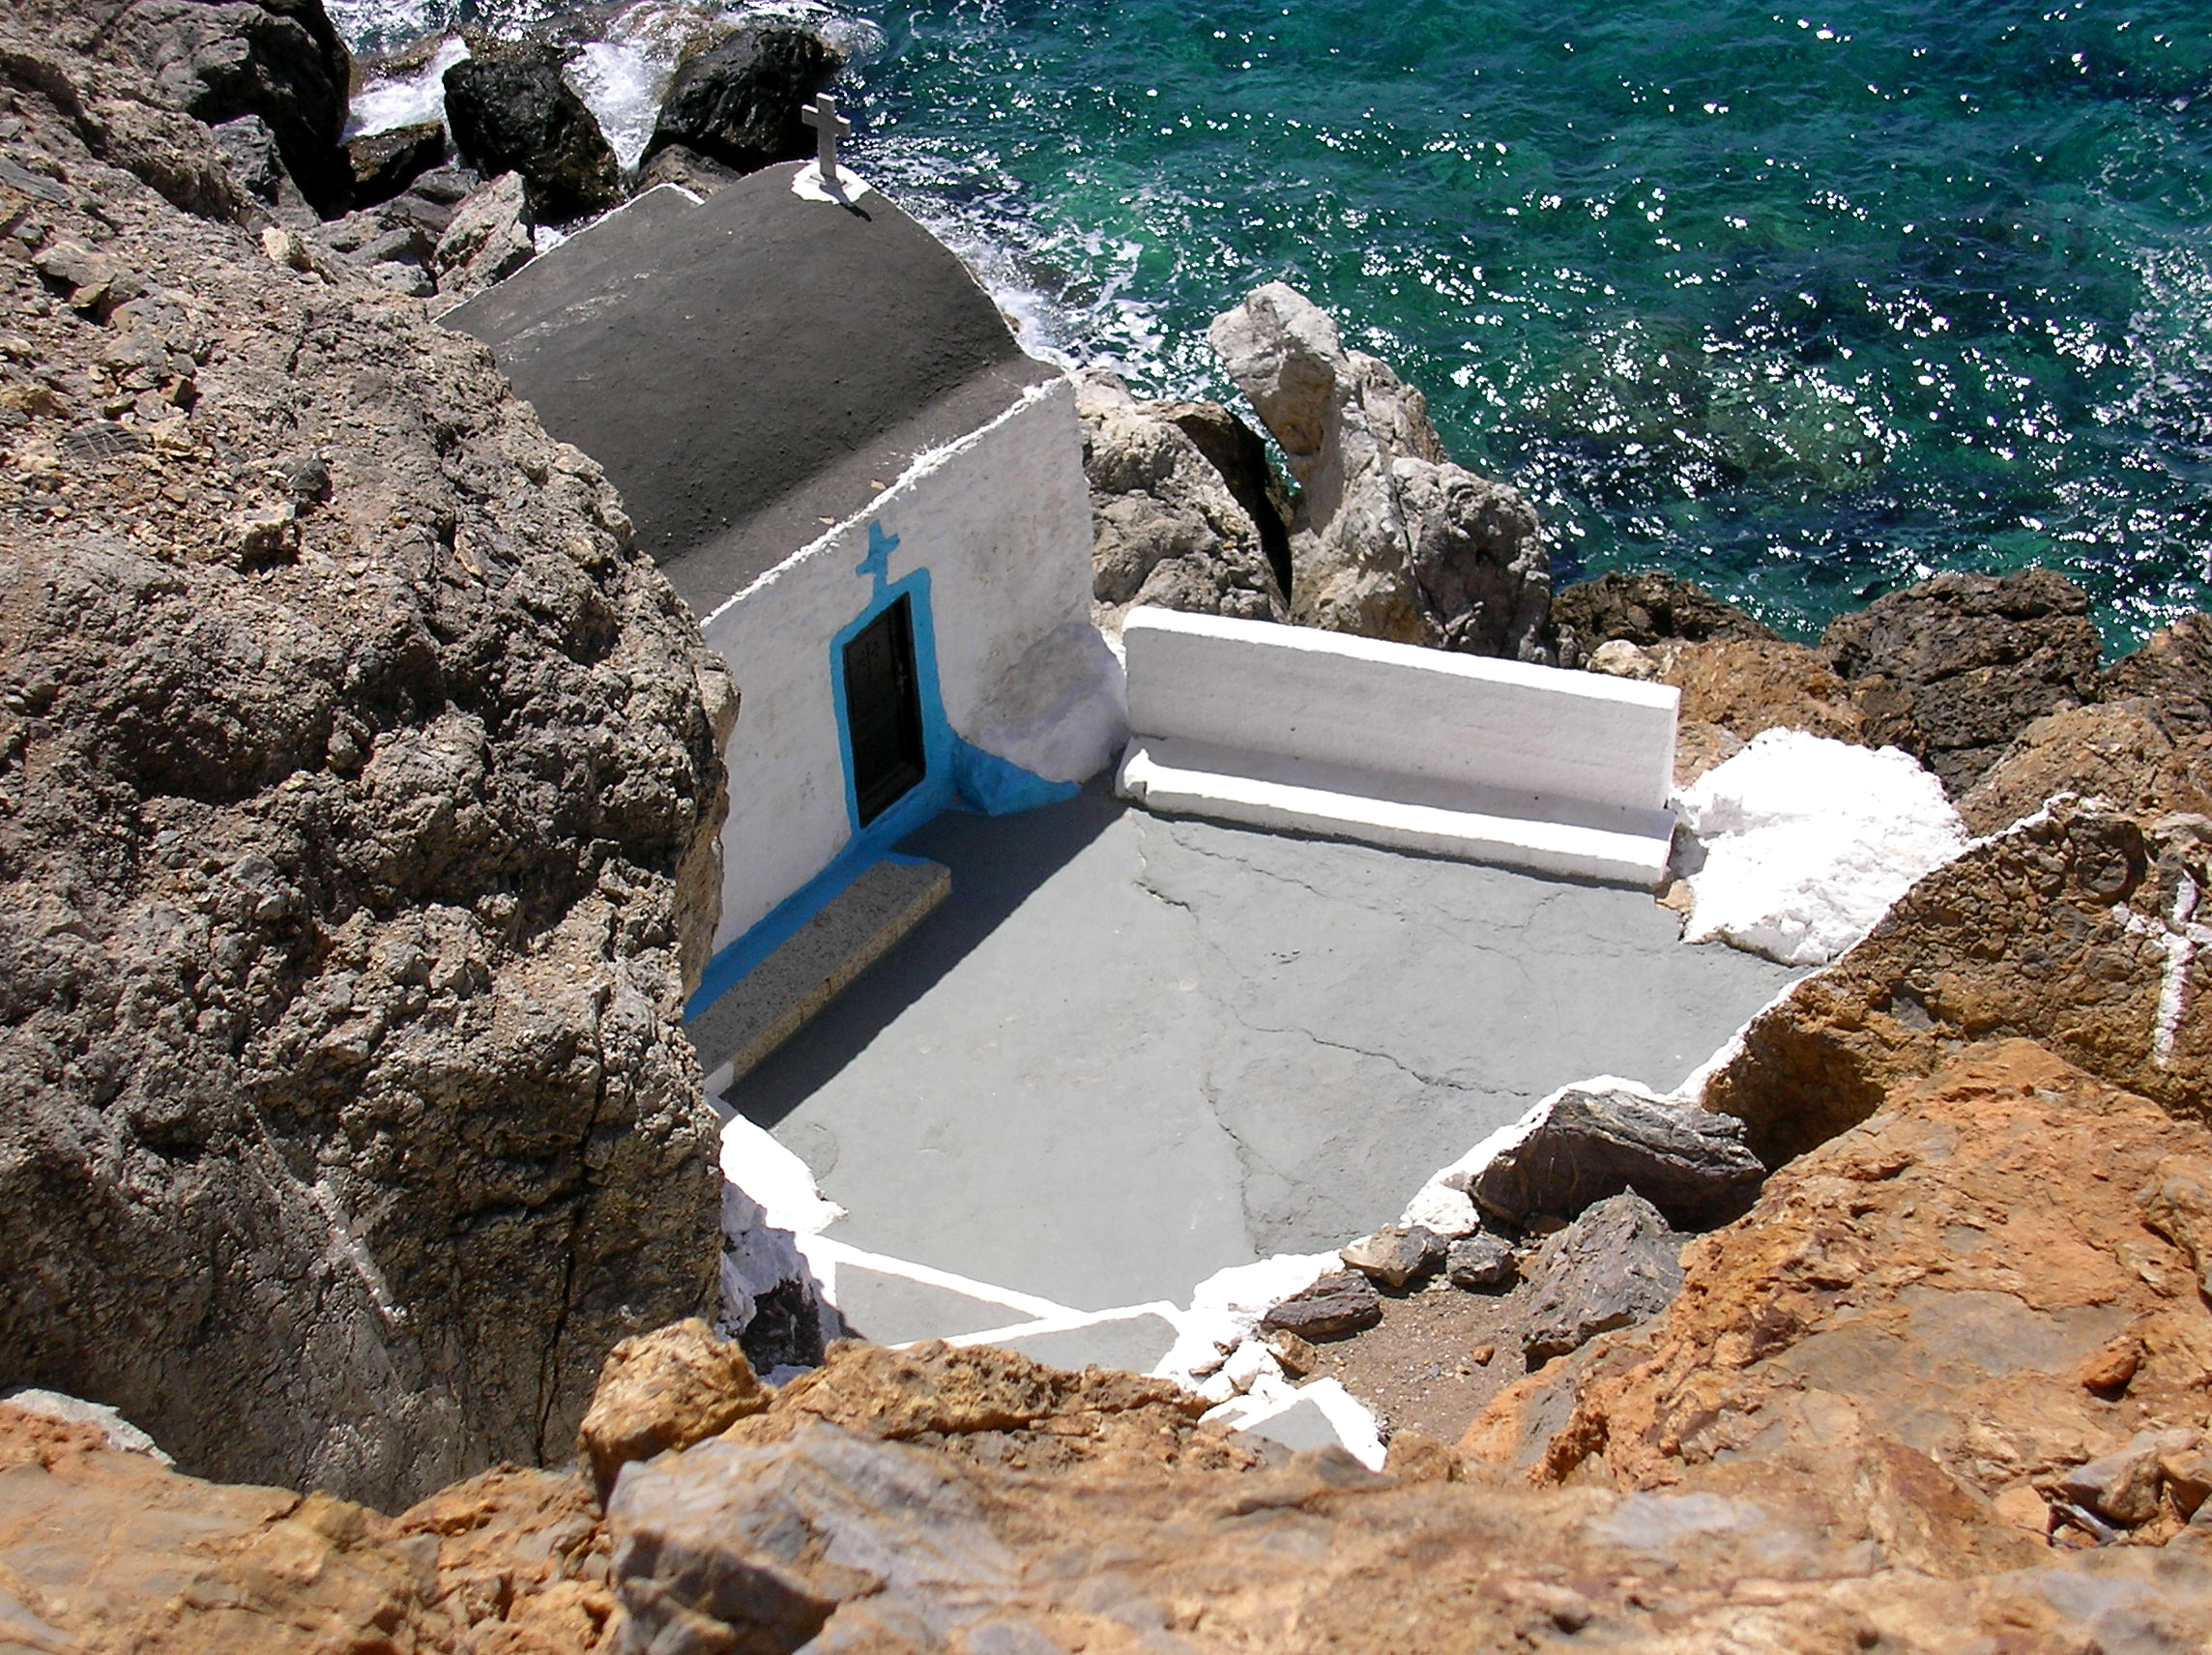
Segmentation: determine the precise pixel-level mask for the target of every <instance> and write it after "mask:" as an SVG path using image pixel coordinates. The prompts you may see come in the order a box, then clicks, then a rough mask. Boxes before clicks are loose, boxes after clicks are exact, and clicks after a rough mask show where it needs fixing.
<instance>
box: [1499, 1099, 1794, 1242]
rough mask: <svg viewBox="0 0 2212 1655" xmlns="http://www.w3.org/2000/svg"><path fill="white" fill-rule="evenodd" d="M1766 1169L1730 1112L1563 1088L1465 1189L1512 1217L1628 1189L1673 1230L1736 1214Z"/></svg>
mask: <svg viewBox="0 0 2212 1655" xmlns="http://www.w3.org/2000/svg"><path fill="white" fill-rule="evenodd" d="M1765 1176H1766V1169H1765V1167H1764V1166H1763V1165H1761V1162H1760V1159H1759V1157H1758V1156H1757V1155H1755V1154H1753V1153H1752V1152H1751V1150H1750V1148H1749V1147H1747V1146H1746V1145H1745V1143H1744V1141H1743V1127H1742V1124H1741V1122H1739V1121H1738V1120H1737V1119H1736V1118H1734V1117H1733V1116H1729V1115H1708V1114H1706V1113H1705V1112H1703V1110H1693V1109H1684V1108H1681V1107H1679V1106H1677V1105H1674V1104H1668V1103H1662V1102H1660V1101H1659V1100H1658V1099H1656V1098H1649V1097H1641V1096H1639V1095H1637V1094H1636V1093H1635V1092H1632V1091H1624V1090H1613V1091H1565V1092H1561V1093H1560V1094H1559V1095H1558V1097H1557V1099H1556V1100H1555V1101H1554V1102H1553V1105H1552V1108H1551V1111H1550V1113H1549V1114H1548V1115H1547V1116H1546V1117H1545V1118H1544V1119H1543V1120H1542V1121H1541V1122H1540V1123H1539V1124H1538V1125H1537V1126H1536V1127H1535V1129H1534V1130H1533V1131H1531V1132H1530V1133H1529V1134H1528V1137H1526V1138H1524V1139H1523V1140H1522V1141H1521V1142H1520V1143H1519V1144H1517V1145H1515V1146H1514V1147H1512V1148H1510V1149H1507V1150H1505V1151H1504V1152H1502V1153H1501V1154H1499V1155H1498V1156H1496V1157H1495V1158H1494V1159H1493V1160H1492V1161H1491V1162H1490V1164H1489V1165H1488V1166H1486V1167H1484V1168H1483V1169H1482V1170H1481V1171H1480V1172H1477V1173H1475V1174H1473V1175H1472V1176H1470V1177H1469V1178H1468V1180H1467V1185H1466V1187H1467V1193H1468V1194H1469V1195H1470V1196H1472V1197H1473V1198H1474V1201H1475V1205H1477V1206H1480V1207H1482V1208H1483V1209H1484V1210H1485V1211H1487V1212H1492V1213H1495V1214H1497V1215H1498V1216H1499V1217H1500V1218H1502V1219H1504V1220H1506V1221H1507V1222H1508V1223H1512V1224H1522V1223H1526V1222H1527V1221H1528V1220H1529V1219H1531V1218H1535V1217H1539V1216H1550V1217H1553V1218H1572V1217H1574V1216H1575V1214H1577V1213H1579V1212H1581V1211H1582V1210H1583V1208H1585V1207H1586V1206H1588V1205H1590V1204H1591V1203H1592V1202H1595V1201H1602V1200H1604V1199H1605V1198H1606V1197H1607V1196H1614V1195H1618V1194H1620V1192H1621V1191H1623V1190H1628V1189H1633V1190H1635V1191H1636V1192H1637V1193H1638V1194H1639V1195H1641V1196H1643V1197H1644V1199H1645V1200H1647V1201H1649V1202H1650V1203H1651V1204H1652V1205H1654V1206H1656V1207H1658V1208H1659V1210H1660V1211H1662V1212H1664V1213H1665V1214H1666V1215H1667V1218H1668V1221H1669V1222H1670V1223H1672V1224H1674V1225H1675V1226H1676V1227H1677V1228H1680V1229H1685V1230H1700V1229H1709V1228H1711V1227H1712V1226H1714V1225H1718V1224H1725V1223H1727V1222H1729V1221H1730V1220H1731V1219H1733V1218H1736V1217H1738V1216H1740V1215H1741V1214H1742V1213H1743V1212H1744V1211H1745V1210H1746V1209H1747V1208H1749V1206H1750V1205H1751V1204H1752V1201H1753V1200H1754V1198H1756V1197H1757V1196H1758V1194H1759V1186H1760V1183H1761V1180H1762V1179H1764V1177H1765Z"/></svg>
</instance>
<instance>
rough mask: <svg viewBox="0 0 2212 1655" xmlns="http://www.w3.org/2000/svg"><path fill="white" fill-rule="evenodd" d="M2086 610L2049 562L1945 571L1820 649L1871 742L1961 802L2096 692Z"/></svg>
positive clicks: (1843, 624) (1848, 625)
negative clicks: (2039, 728)
mask: <svg viewBox="0 0 2212 1655" xmlns="http://www.w3.org/2000/svg"><path fill="white" fill-rule="evenodd" d="M2088 607H2089V599H2088V596H2087V595H2086V594H2084V593H2083V592H2082V591H2081V588H2080V587H2078V586H2076V585H2075V584H2074V583H2073V582H2072V581H2070V580H2067V579H2066V578H2065V577H2064V576H2062V575H2058V574H2054V573H2052V571H2051V570H2049V569H2040V568H2030V569H2022V570H2020V571H2019V572H2018V573H2016V574H2009V575H2005V576H2004V577H2002V578H2001V579H2000V578H1997V577H1994V576H1991V575H1979V574H1964V573H1946V574H1939V575H1937V576H1936V578H1935V579H1933V580H1927V581H1922V582H1921V583H1920V584H1919V585H1917V586H1910V587H1906V589H1905V590H1904V591H1902V592H1893V593H1891V594H1889V595H1887V596H1886V597H1880V598H1877V599H1876V600H1875V601H1874V602H1873V603H1871V604H1869V605H1868V606H1867V607H1866V608H1864V609H1862V610H1859V611H1857V612H1856V613H1854V614H1850V615H1845V616H1842V617H1840V618H1839V619H1838V620H1837V621H1835V622H1834V623H1833V624H1831V625H1830V626H1829V627H1828V630H1827V632H1826V633H1825V634H1824V635H1823V636H1822V637H1821V640H1820V647H1821V651H1822V653H1824V654H1825V655H1826V656H1827V657H1828V659H1829V660H1830V661H1831V662H1832V663H1833V664H1834V666H1835V668H1836V670H1837V671H1838V672H1840V673H1842V674H1843V675H1844V677H1846V678H1848V679H1850V680H1852V681H1853V692H1854V694H1855V696H1856V698H1857V700H1858V702H1859V705H1860V707H1861V708H1862V709H1863V710H1864V711H1865V713H1866V738H1867V740H1868V742H1869V744H1870V745H1872V744H1878V745H1882V746H1897V747H1903V748H1904V749H1905V750H1906V752H1908V753H1910V754H1911V755H1912V756H1913V757H1914V758H1916V759H1918V760H1919V761H1920V762H1921V763H1922V764H1924V765H1926V766H1927V767H1928V768H1929V769H1932V770H1934V771H1935V772H1936V775H1938V776H1939V777H1941V778H1942V781H1943V785H1944V787H1945V788H1946V789H1948V790H1949V792H1950V793H1951V796H1952V797H1953V798H1959V797H1961V796H1963V795H1964V794H1965V792H1966V790H1967V789H1968V788H1970V787H1972V786H1973V784H1974V782H1975V781H1976V779H1977V778H1979V777H1980V775H1981V773H1982V772H1983V771H1984V770H1985V769H1988V768H1989V766H1990V765H1991V764H1992V762H1994V760H1995V758H1996V757H1997V755H1998V754H1999V753H2000V752H2002V751H2003V749H2004V748H2005V746H2006V745H2007V744H2008V743H2010V742H2011V740H2012V739H2013V738H2014V737H2015V736H2017V735H2018V734H2019V733H2020V732H2021V731H2022V730H2023V729H2025V728H2026V727H2027V725H2028V724H2030V723H2032V722H2033V721H2034V720H2035V719H2037V718H2040V717H2042V716H2043V715H2044V714H2045V713H2048V712H2052V711H2057V710H2058V709H2059V708H2061V707H2064V706H2069V705H2078V704H2081V703H2084V702H2088V701H2093V700H2095V699H2097V694H2098V687H2099V686H2098V682H2097V654H2098V650H2099V648H2100V644H2099V640H2098V637H2097V628H2096V627H2095V626H2094V625H2093V624H2091V623H2090V621H2089V618H2088Z"/></svg>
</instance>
